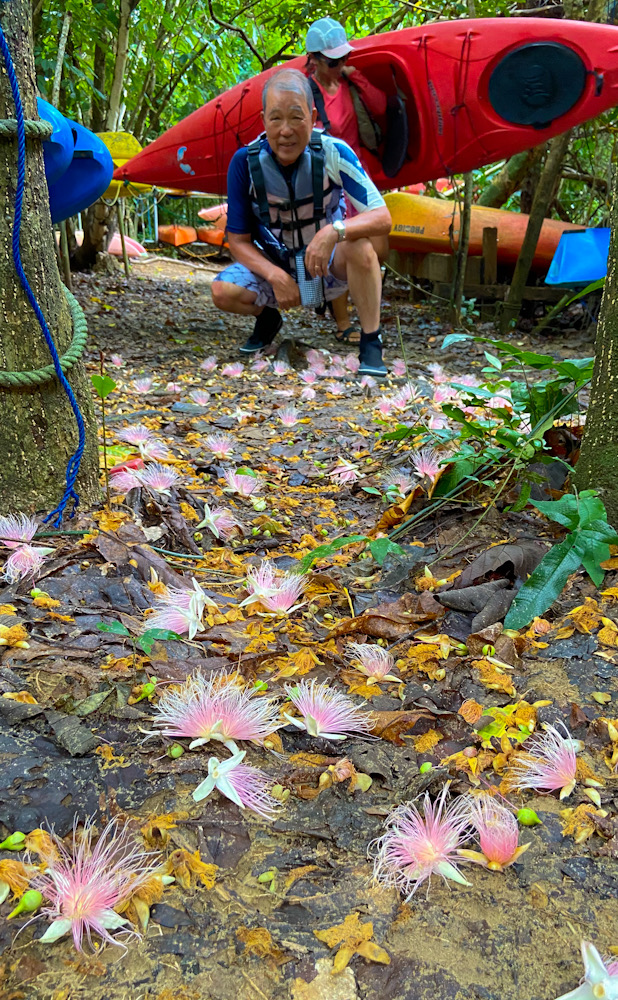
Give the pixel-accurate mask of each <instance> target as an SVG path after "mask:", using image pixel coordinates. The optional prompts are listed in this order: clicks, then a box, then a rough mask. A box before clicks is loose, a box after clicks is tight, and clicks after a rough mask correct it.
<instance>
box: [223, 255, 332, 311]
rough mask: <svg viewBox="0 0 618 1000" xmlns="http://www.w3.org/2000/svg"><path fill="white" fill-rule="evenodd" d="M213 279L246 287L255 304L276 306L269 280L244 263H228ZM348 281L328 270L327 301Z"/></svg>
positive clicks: (325, 283) (325, 279)
mask: <svg viewBox="0 0 618 1000" xmlns="http://www.w3.org/2000/svg"><path fill="white" fill-rule="evenodd" d="M215 281H228V282H229V283H230V285H238V286H239V287H240V288H247V289H249V291H250V292H255V294H256V299H255V304H256V306H271V307H272V308H275V309H276V307H277V300H276V299H275V295H274V292H273V289H272V285H271V284H270V282H268V281H266V278H261V277H260V276H259V274H254V273H253V271H250V270H249V268H248V267H245V265H244V264H237V263H234V264H230V266H229V267H226V268H225V270H223V271H221V273H220V274H218V275H217V277H216V278H215ZM347 288H348V283H347V281H344V280H343V279H342V278H336V277H335V276H334V274H331V273H330V271H329V272H328V274H327V275H326V277H325V278H324V298H325V299H326V301H327V302H332V301H333V299H338V298H339V296H340V295H343V293H344V292H345V291H347Z"/></svg>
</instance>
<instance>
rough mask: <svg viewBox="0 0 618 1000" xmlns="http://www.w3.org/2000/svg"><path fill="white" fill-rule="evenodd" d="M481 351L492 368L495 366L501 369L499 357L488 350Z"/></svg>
mask: <svg viewBox="0 0 618 1000" xmlns="http://www.w3.org/2000/svg"><path fill="white" fill-rule="evenodd" d="M483 353H484V354H485V357H486V358H487V360H488V362H489V364H490V365H491V366H492V368H497V369H498V371H502V362H501V361H500V358H497V357H496V355H495V354H490V353H489V351H484V352H483Z"/></svg>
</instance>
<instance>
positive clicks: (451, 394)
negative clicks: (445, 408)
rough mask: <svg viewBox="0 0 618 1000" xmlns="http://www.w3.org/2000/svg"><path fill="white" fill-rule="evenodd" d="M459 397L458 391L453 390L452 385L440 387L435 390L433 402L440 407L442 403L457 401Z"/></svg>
mask: <svg viewBox="0 0 618 1000" xmlns="http://www.w3.org/2000/svg"><path fill="white" fill-rule="evenodd" d="M458 395H459V394H458V392H457V389H453V388H452V387H451V386H450V385H438V386H436V388H435V389H434V393H433V401H434V403H436V404H437V405H438V406H440V405H441V404H442V403H448V401H449V400H450V399H457V397H458Z"/></svg>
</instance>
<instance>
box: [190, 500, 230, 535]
mask: <svg viewBox="0 0 618 1000" xmlns="http://www.w3.org/2000/svg"><path fill="white" fill-rule="evenodd" d="M239 527H240V525H239V523H238V521H237V520H236V518H235V517H234V515H233V514H232V512H231V510H228V508H227V507H215V509H214V510H211V509H210V507H209V506H208V504H205V505H204V520H203V521H200V523H199V524H198V525H197V527H196V528H195V531H199V529H200V528H208V530H209V531H212V533H213V535H214V536H215V538H223V539H228V538H229V537H230V535H232V534H233V533H234V531H235V530H236V529H237V528H239Z"/></svg>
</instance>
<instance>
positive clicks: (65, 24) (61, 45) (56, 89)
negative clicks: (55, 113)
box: [49, 12, 73, 108]
mask: <svg viewBox="0 0 618 1000" xmlns="http://www.w3.org/2000/svg"><path fill="white" fill-rule="evenodd" d="M72 17H73V15H72V14H70V13H68V12H67V13H66V14H65V15H64V17H63V18H62V28H61V29H60V38H59V40H58V54H57V56H56V68H55V70H54V82H53V84H52V91H51V97H50V99H49V101H50V104H53V105H54V107H55V108H57V107H58V99H59V97H60V84H61V83H62V67H63V64H64V52H65V49H66V47H67V39H68V37H69V31H70V28H71V18H72Z"/></svg>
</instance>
